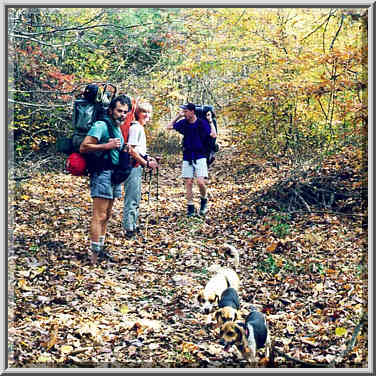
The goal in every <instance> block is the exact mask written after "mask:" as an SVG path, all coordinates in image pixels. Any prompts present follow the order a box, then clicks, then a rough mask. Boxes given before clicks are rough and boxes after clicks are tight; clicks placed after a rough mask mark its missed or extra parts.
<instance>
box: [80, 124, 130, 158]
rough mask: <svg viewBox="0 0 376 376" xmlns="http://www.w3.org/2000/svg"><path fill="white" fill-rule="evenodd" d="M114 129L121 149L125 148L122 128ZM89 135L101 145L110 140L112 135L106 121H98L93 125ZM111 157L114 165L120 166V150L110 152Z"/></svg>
mask: <svg viewBox="0 0 376 376" xmlns="http://www.w3.org/2000/svg"><path fill="white" fill-rule="evenodd" d="M112 124H113V122H112ZM112 129H113V134H114V137H115V138H120V142H121V147H123V145H124V138H123V135H122V133H121V130H120V127H117V126H116V125H113V127H112ZM87 135H88V136H91V137H94V138H96V139H97V140H98V143H99V144H105V143H107V142H108V140H109V139H110V134H109V132H108V128H107V124H106V122H105V121H102V120H100V121H96V122H95V123H94V124H93V126H92V127H91V128H90V130H89V132H88V133H87ZM110 155H111V159H112V163H113V164H115V165H117V164H119V150H118V149H112V150H110Z"/></svg>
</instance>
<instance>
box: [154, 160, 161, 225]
mask: <svg viewBox="0 0 376 376" xmlns="http://www.w3.org/2000/svg"><path fill="white" fill-rule="evenodd" d="M155 160H156V161H157V163H158V167H157V223H158V224H159V192H158V191H159V161H160V160H161V157H159V156H158V157H155Z"/></svg>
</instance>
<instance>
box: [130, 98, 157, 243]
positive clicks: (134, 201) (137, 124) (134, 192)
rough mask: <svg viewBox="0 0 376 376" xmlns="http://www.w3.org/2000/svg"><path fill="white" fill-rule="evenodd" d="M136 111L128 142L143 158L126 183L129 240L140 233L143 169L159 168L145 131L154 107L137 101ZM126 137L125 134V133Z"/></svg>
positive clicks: (139, 160)
mask: <svg viewBox="0 0 376 376" xmlns="http://www.w3.org/2000/svg"><path fill="white" fill-rule="evenodd" d="M134 109H135V110H134V117H135V120H134V121H132V123H131V124H130V127H129V135H128V140H127V142H128V145H130V147H131V148H132V149H133V150H134V151H135V152H136V153H137V154H138V155H140V156H141V157H142V158H141V159H138V162H137V163H136V165H135V166H134V167H133V168H132V171H131V173H130V175H129V177H128V178H127V180H126V181H125V182H124V209H123V228H124V231H125V236H126V238H127V239H132V238H133V237H134V236H135V235H136V233H137V232H138V231H139V228H138V226H137V223H138V216H139V205H140V200H141V181H142V168H143V167H146V168H151V169H153V170H155V169H156V168H157V167H158V163H157V161H156V160H155V158H153V157H151V156H150V155H148V154H147V145H146V136H145V130H144V127H145V126H146V124H147V123H148V121H149V120H150V119H151V114H152V106H151V104H150V103H147V102H145V101H139V100H137V101H136V103H135V104H134ZM124 135H125V132H123V136H124ZM125 137H126V135H125Z"/></svg>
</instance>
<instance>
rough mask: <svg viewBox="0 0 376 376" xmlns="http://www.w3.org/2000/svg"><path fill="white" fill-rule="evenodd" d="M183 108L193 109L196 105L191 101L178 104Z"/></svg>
mask: <svg viewBox="0 0 376 376" xmlns="http://www.w3.org/2000/svg"><path fill="white" fill-rule="evenodd" d="M180 108H182V109H183V110H189V111H194V110H195V109H196V106H195V105H194V104H193V103H187V104H183V105H181V106H180Z"/></svg>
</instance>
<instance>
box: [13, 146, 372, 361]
mask: <svg viewBox="0 0 376 376" xmlns="http://www.w3.org/2000/svg"><path fill="white" fill-rule="evenodd" d="M229 145H230V144H229ZM237 149H238V148H237V147H235V146H233V147H231V146H225V145H224V146H223V147H222V149H221V151H220V153H218V158H217V161H216V164H215V166H213V167H212V168H211V172H210V175H211V177H210V192H209V198H210V211H209V213H208V214H207V216H206V218H205V219H203V218H199V217H195V218H192V219H187V218H186V216H185V199H184V187H183V184H182V180H181V179H180V177H179V175H180V157H179V158H178V157H176V158H169V159H166V160H165V161H163V162H162V167H161V168H160V171H159V178H158V180H159V187H158V197H159V200H158V201H157V200H156V194H157V186H156V176H155V175H154V176H153V179H152V180H151V185H150V187H151V189H150V197H149V200H148V192H149V180H148V178H147V177H146V178H145V180H144V182H143V198H142V202H141V228H142V232H141V234H140V236H138V237H137V238H136V239H134V240H126V239H125V238H124V236H123V233H122V229H121V217H122V207H123V202H122V200H117V201H116V202H115V205H114V210H113V217H112V219H111V221H110V223H109V226H108V237H107V244H108V246H109V249H110V252H111V254H112V255H113V257H114V258H115V260H116V262H114V263H112V262H103V263H102V264H100V265H92V264H91V263H90V262H89V260H88V258H87V254H88V250H89V238H88V227H89V221H90V217H91V199H90V196H89V189H88V178H86V177H85V178H78V177H72V176H70V175H67V174H64V173H56V172H55V173H52V172H50V173H38V174H35V175H33V176H32V177H31V178H30V179H26V180H22V181H18V182H17V183H16V185H14V184H13V183H12V187H11V188H12V194H11V196H10V201H11V207H12V209H11V211H10V222H9V225H10V228H11V230H10V235H9V242H10V247H9V249H10V256H9V288H10V291H9V299H10V302H9V349H8V350H9V365H10V367H117V368H121V367H125V368H131V367H142V368H153V367H158V368H161V367H162V368H167V367H179V368H186V367H192V368H205V367H211V368H213V367H214V368H224V367H226V368H239V367H241V368H243V367H247V364H246V363H245V361H244V360H243V359H242V358H241V357H240V356H239V354H237V352H236V351H235V349H234V350H232V351H230V352H224V351H223V348H222V347H221V346H220V345H219V340H218V331H216V330H214V329H213V328H211V327H207V326H206V325H205V324H204V322H205V318H204V316H203V315H202V314H201V313H200V310H199V307H198V305H197V303H196V295H197V293H198V291H199V290H200V289H201V288H202V287H203V286H204V285H205V283H206V281H207V280H208V279H209V277H210V273H209V271H208V269H209V268H210V266H211V265H213V264H221V265H229V264H230V265H231V263H229V261H227V260H226V259H225V258H223V256H222V252H221V250H223V247H224V244H225V243H229V244H231V245H233V246H235V247H236V248H237V249H238V250H239V252H240V266H239V267H238V269H237V271H238V273H239V276H240V279H241V283H242V286H241V289H240V298H241V306H242V312H243V314H244V316H245V315H246V314H247V312H248V307H249V305H250V304H255V305H257V306H258V307H260V309H261V310H262V311H263V312H264V313H265V314H266V317H267V321H268V324H269V328H270V333H271V335H272V338H273V340H274V347H275V352H274V364H267V362H266V360H265V359H263V351H262V350H260V351H259V353H258V356H259V358H260V359H261V361H260V366H269V367H275V368H282V367H315V366H329V367H352V368H364V367H368V353H367V348H368V340H367V332H368V326H367V315H366V313H367V309H368V307H367V296H368V291H367V274H368V271H367V265H368V261H367V227H366V226H367V213H366V207H365V199H364V194H362V192H364V181H363V180H362V178H363V177H362V176H361V175H360V173H359V171H360V170H359V166H360V165H361V164H362V163H361V159H360V158H361V157H360V156H358V155H357V154H356V153H355V152H353V151H352V150H351V149H349V150H348V151H347V152H346V153H343V154H342V155H339V156H335V157H334V156H333V157H332V158H331V159H329V160H328V161H326V162H325V164H324V165H323V169H322V171H321V172H319V175H317V174H316V175H315V173H314V172H309V173H307V174H305V177H304V179H305V180H304V181H302V184H303V183H304V184H305V186H308V185H309V184H310V183H312V187H313V186H314V185H315V186H318V183H317V182H318V180H317V179H323V176H324V175H325V176H329V177H330V176H332V177H333V176H335V177H336V178H335V179H334V180H333V179H332V180H333V181H331V182H329V183H328V179H326V180H325V179H324V180H325V182H326V183H325V184H327V185H328V184H329V185H330V187H332V189H333V187H335V191H336V192H338V191H341V192H347V193H346V194H344V195H343V197H345V198H343V197H342V196H341V197H339V198H338V199H336V201H335V202H331V203H330V204H331V206H330V207H329V206H328V205H327V206H326V207H321V208H318V207H317V208H315V207H314V206H310V209H312V211H311V212H305V213H302V212H299V211H298V210H295V211H294V210H291V208H290V210H291V213H289V214H287V213H286V212H283V211H281V210H280V207H281V206H280V205H279V204H280V203H281V202H282V201H283V195H282V196H281V192H284V193H285V194H286V195H287V196H288V195H289V187H292V183H291V179H289V178H288V177H289V176H290V175H289V174H290V170H289V168H288V167H287V165H284V164H283V163H281V164H278V165H276V164H270V163H266V162H264V161H261V160H257V159H254V158H253V157H252V156H251V155H250V154H249V153H247V152H246V151H243V152H239V151H238V150H237ZM344 171H346V173H347V176H346V178H344V177H343V176H342V175H341V174H342V173H343V172H344ZM341 176H342V177H341ZM284 182H285V183H284ZM282 183H283V184H285V185H284V186H283V187H282ZM313 183H315V184H313ZM276 187H277V188H278V189H276ZM294 187H295V188H296V185H294ZM320 187H321V188H322V189H324V188H323V187H324V185H321V186H320ZM320 187H319V188H320ZM312 189H313V188H312ZM195 197H196V200H197V202H198V189H197V187H195ZM281 200H282V201H281ZM290 203H291V200H290ZM315 210H316V211H315ZM350 214H351V215H350Z"/></svg>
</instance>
